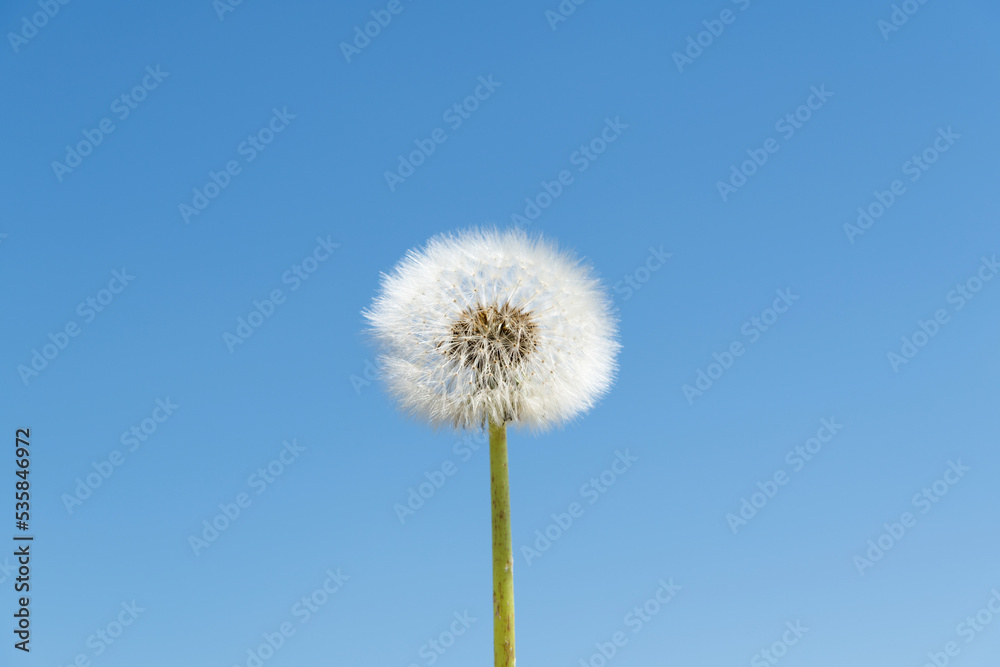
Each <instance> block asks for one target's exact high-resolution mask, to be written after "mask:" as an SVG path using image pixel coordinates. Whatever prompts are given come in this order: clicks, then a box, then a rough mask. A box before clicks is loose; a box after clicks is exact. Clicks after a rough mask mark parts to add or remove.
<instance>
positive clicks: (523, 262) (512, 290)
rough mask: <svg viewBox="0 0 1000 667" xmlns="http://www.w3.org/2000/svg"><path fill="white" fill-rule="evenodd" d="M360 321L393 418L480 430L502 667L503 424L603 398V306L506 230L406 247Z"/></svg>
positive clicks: (506, 536)
mask: <svg viewBox="0 0 1000 667" xmlns="http://www.w3.org/2000/svg"><path fill="white" fill-rule="evenodd" d="M364 314H365V317H366V318H367V319H368V321H369V322H370V324H371V326H372V334H373V335H374V337H375V339H376V340H377V341H378V343H379V344H380V345H381V347H382V357H381V362H382V371H383V372H382V376H383V378H384V379H385V381H386V383H387V385H388V389H389V391H390V392H391V393H392V395H393V396H394V397H395V398H396V400H397V401H398V403H399V405H400V407H401V408H402V409H403V410H404V411H406V412H408V413H409V414H411V415H413V416H415V417H418V418H421V419H423V420H425V421H427V422H429V423H430V424H431V425H433V426H435V427H443V426H452V427H455V428H460V429H474V428H487V429H488V430H489V434H490V478H491V491H492V494H491V496H492V507H493V612H494V619H493V623H494V653H495V661H496V665H497V667H500V666H503V667H513V666H514V597H513V594H514V587H513V565H514V563H513V549H512V545H511V532H510V492H509V482H508V473H507V431H506V429H507V425H508V424H513V425H515V426H524V427H527V428H529V429H531V430H534V431H542V430H545V429H547V428H550V427H552V426H554V425H557V424H562V423H564V422H566V421H567V420H570V419H572V418H574V417H576V416H579V415H581V414H583V413H585V412H586V411H587V410H589V409H590V408H591V407H593V405H594V404H595V403H596V401H597V400H598V399H599V398H600V397H601V396H602V395H604V394H605V393H607V391H608V390H609V389H610V387H611V384H612V382H613V380H614V375H615V370H616V364H615V357H616V355H617V353H618V349H619V347H620V346H619V344H618V342H617V338H616V335H617V332H616V326H615V325H616V323H615V319H614V317H613V315H612V310H611V302H610V300H609V299H608V297H607V295H606V293H605V291H604V290H603V288H602V286H601V284H600V282H599V281H598V280H597V278H596V277H595V276H594V275H593V273H592V271H591V269H590V268H589V267H588V266H587V265H585V264H583V263H582V262H580V260H578V259H577V258H576V257H575V256H574V255H573V254H572V253H569V252H563V251H560V250H558V249H557V248H556V246H555V245H554V244H552V243H550V242H548V241H546V240H544V239H542V238H540V237H529V236H528V235H527V234H526V233H524V232H522V231H520V230H516V229H515V230H509V231H504V232H501V231H498V230H493V229H484V230H480V229H470V230H467V231H463V232H459V233H457V234H453V235H441V236H437V237H435V238H433V239H431V240H430V241H429V242H428V243H427V244H426V246H425V247H423V248H422V249H419V250H411V251H409V252H408V253H407V255H406V257H404V258H403V259H402V260H401V261H400V262H399V264H397V266H396V267H395V269H394V270H393V271H392V273H390V274H388V275H383V277H382V285H381V291H380V293H379V295H378V296H377V297H376V298H375V300H374V302H373V303H372V306H371V307H370V309H368V310H367V311H365V313H364Z"/></svg>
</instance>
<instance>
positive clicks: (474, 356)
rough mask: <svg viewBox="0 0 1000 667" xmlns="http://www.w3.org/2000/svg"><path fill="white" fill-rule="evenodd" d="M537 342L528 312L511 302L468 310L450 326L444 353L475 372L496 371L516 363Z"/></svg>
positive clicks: (534, 325)
mask: <svg viewBox="0 0 1000 667" xmlns="http://www.w3.org/2000/svg"><path fill="white" fill-rule="evenodd" d="M537 343H538V327H537V325H536V324H535V322H534V320H533V319H532V318H531V315H530V314H529V313H527V312H525V311H524V310H523V309H521V308H519V307H518V306H513V305H510V304H506V303H505V304H502V305H499V306H497V305H493V306H484V307H479V308H476V309H471V308H470V309H467V310H465V311H464V312H463V313H462V314H461V316H459V318H458V319H457V320H456V321H455V323H454V324H453V325H452V326H451V337H450V338H449V339H448V341H447V342H446V343H445V345H444V348H445V349H444V352H445V354H447V355H449V356H452V357H455V358H457V359H458V360H459V361H460V362H461V363H462V364H463V365H464V366H466V367H468V368H471V369H473V370H475V371H477V372H478V373H487V374H492V373H497V372H502V371H505V370H512V369H514V368H516V367H517V366H519V365H520V364H521V363H523V362H524V360H525V359H526V358H527V356H528V355H529V354H530V353H531V350H533V349H534V348H535V345H537Z"/></svg>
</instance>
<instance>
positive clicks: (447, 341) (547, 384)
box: [364, 229, 620, 430]
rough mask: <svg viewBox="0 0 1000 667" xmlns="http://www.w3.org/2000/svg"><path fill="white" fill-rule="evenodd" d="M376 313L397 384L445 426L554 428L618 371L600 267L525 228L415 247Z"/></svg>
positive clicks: (408, 407)
mask: <svg viewBox="0 0 1000 667" xmlns="http://www.w3.org/2000/svg"><path fill="white" fill-rule="evenodd" d="M364 315H365V317H366V318H367V319H368V321H369V322H370V323H371V326H372V328H371V332H372V334H373V335H374V337H375V339H376V340H377V341H378V342H379V343H380V345H381V347H382V352H383V354H382V356H381V359H380V361H381V364H382V373H383V377H384V378H385V380H386V383H387V385H388V387H389V390H390V391H391V392H392V394H393V395H394V396H395V397H396V398H397V400H398V401H399V404H400V406H401V407H402V408H403V409H404V410H405V411H407V412H409V413H411V414H413V415H415V416H417V417H420V418H423V419H426V420H427V421H429V422H430V423H431V424H432V425H434V426H455V427H458V428H476V427H480V426H483V425H484V424H485V423H486V422H487V420H492V421H493V422H495V423H508V422H509V423H514V424H518V425H523V426H528V427H530V428H533V429H536V430H542V429H545V428H547V427H549V426H552V425H554V424H558V423H562V422H564V421H566V420H568V419H571V418H573V417H574V416H576V415H579V414H582V413H584V412H586V411H587V410H588V409H590V408H591V407H592V406H593V405H594V403H595V402H596V401H597V399H599V398H600V397H601V396H602V395H603V394H605V393H606V392H607V391H608V389H609V388H610V387H611V384H612V382H613V381H614V375H615V371H616V369H617V367H616V364H615V356H616V355H617V353H618V350H619V348H620V345H619V344H618V341H617V332H616V322H615V318H614V317H613V315H612V312H611V302H610V299H609V298H608V297H607V295H606V293H605V291H604V289H603V288H602V287H601V285H600V283H599V281H598V280H597V279H596V278H595V277H594V276H593V274H592V272H591V269H590V267H588V266H587V265H585V264H582V263H581V262H580V261H579V260H578V259H577V258H576V257H575V256H574V255H572V254H571V253H569V252H560V251H559V250H558V249H557V248H556V247H555V246H554V245H553V244H551V243H549V242H547V241H545V240H544V239H542V238H540V237H529V236H528V235H527V234H525V233H524V232H522V231H520V230H517V229H512V230H509V231H504V232H500V231H497V230H494V229H483V230H480V229H470V230H466V231H463V232H459V233H456V234H446V235H440V236H437V237H435V238H433V239H431V240H430V241H429V242H428V243H427V244H426V246H425V247H424V248H422V249H417V250H410V251H409V252H408V253H407V255H406V257H404V258H403V259H402V260H401V261H400V262H399V263H398V264H397V265H396V267H395V269H394V270H393V271H392V272H391V273H390V274H388V275H383V276H382V286H381V291H380V293H379V294H378V296H377V297H376V298H375V300H374V302H373V303H372V305H371V307H370V308H369V309H368V310H366V311H365V312H364Z"/></svg>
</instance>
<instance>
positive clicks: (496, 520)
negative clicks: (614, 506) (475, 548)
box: [489, 420, 514, 667]
mask: <svg viewBox="0 0 1000 667" xmlns="http://www.w3.org/2000/svg"><path fill="white" fill-rule="evenodd" d="M489 427H490V491H491V495H492V500H493V657H494V661H495V665H496V667H514V550H513V546H512V543H511V536H510V478H509V475H508V473H507V425H506V424H502V423H501V424H496V423H494V422H493V421H492V420H490V425H489Z"/></svg>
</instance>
